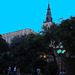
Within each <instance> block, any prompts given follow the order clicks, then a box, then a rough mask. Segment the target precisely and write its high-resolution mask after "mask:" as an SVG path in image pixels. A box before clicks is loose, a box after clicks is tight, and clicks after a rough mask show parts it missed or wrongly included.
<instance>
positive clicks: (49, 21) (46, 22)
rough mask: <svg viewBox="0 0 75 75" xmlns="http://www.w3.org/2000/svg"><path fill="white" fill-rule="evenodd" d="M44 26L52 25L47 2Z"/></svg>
mask: <svg viewBox="0 0 75 75" xmlns="http://www.w3.org/2000/svg"><path fill="white" fill-rule="evenodd" d="M43 23H44V24H43V25H44V26H47V27H50V26H51V25H52V16H51V10H50V4H49V2H48V9H47V14H46V21H45V22H43Z"/></svg>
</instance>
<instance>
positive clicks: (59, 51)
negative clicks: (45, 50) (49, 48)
mask: <svg viewBox="0 0 75 75" xmlns="http://www.w3.org/2000/svg"><path fill="white" fill-rule="evenodd" d="M65 52H66V50H63V45H60V46H59V49H58V50H57V54H61V60H60V61H61V62H60V63H61V65H60V70H61V71H62V67H63V66H62V65H63V63H62V55H63V54H65Z"/></svg>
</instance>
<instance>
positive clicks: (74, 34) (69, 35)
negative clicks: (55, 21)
mask: <svg viewBox="0 0 75 75" xmlns="http://www.w3.org/2000/svg"><path fill="white" fill-rule="evenodd" d="M55 36H56V38H57V39H58V40H59V41H60V42H62V44H63V46H64V49H65V50H66V51H67V52H69V53H70V54H75V17H70V18H69V19H66V20H63V21H62V22H61V24H60V25H59V26H58V30H57V31H56V32H55Z"/></svg>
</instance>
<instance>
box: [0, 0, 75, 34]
mask: <svg viewBox="0 0 75 75" xmlns="http://www.w3.org/2000/svg"><path fill="white" fill-rule="evenodd" d="M49 3H50V9H51V14H52V18H53V22H55V23H59V22H61V20H60V21H58V19H59V18H61V17H63V19H64V20H65V19H67V18H69V17H70V16H75V0H49ZM47 8H48V0H0V34H5V33H9V32H14V31H18V30H21V29H26V28H30V29H32V30H34V31H35V32H38V31H41V25H43V20H44V21H45V19H46V13H47Z"/></svg>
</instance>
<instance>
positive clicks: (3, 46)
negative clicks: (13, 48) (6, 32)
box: [0, 35, 9, 53]
mask: <svg viewBox="0 0 75 75" xmlns="http://www.w3.org/2000/svg"><path fill="white" fill-rule="evenodd" d="M8 50H9V44H8V43H7V42H6V41H5V40H4V39H3V38H2V36H1V35H0V53H2V52H7V51H8Z"/></svg>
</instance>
